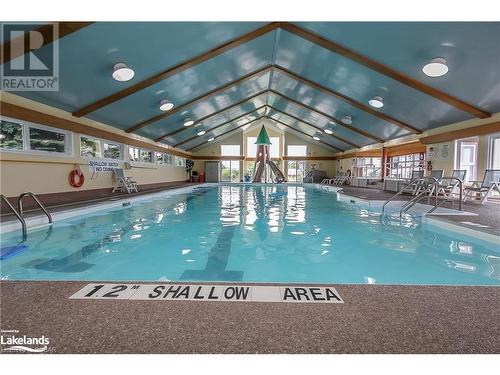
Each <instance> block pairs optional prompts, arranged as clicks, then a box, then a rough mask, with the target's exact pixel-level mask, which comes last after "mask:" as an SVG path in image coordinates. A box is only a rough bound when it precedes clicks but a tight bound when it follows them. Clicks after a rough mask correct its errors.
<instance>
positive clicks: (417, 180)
mask: <svg viewBox="0 0 500 375" xmlns="http://www.w3.org/2000/svg"><path fill="white" fill-rule="evenodd" d="M423 179H424V178H422V177H419V178H415V179H413V180H412V181H410V182H409V183H407V184H405V185H404V186H403V187H402V188H401V189H400V190H399V191H398V192H397V193H396V194H394V195H393V196H392V197H390V198H389V199H388V200H387V201H385V203H384V204H383V205H382V213H384V211H385V206H387V204H388V203H389V202H391V201H392V200H393V199H394V198H396V197H397V196H399V195H401V194H403V192H404V191H405V190H406V189H407V188H408V187H409V186H411V185H413V184H415V183H417V182H419V181H420V180H423Z"/></svg>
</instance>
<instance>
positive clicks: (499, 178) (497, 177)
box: [464, 169, 500, 204]
mask: <svg viewBox="0 0 500 375" xmlns="http://www.w3.org/2000/svg"><path fill="white" fill-rule="evenodd" d="M493 190H496V191H498V193H500V169H487V170H486V171H485V172H484V177H483V181H472V186H471V187H466V188H465V189H464V191H465V195H464V202H467V199H469V200H471V199H472V195H473V194H479V197H480V199H481V204H484V202H485V201H486V199H487V198H488V195H489V194H490V193H491V192H492V191H493Z"/></svg>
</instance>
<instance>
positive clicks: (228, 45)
mask: <svg viewBox="0 0 500 375" xmlns="http://www.w3.org/2000/svg"><path fill="white" fill-rule="evenodd" d="M279 25H280V23H279V22H271V23H268V24H266V25H264V26H262V27H260V28H258V29H256V30H253V31H251V32H249V33H246V34H244V35H241V36H239V37H237V38H234V39H231V40H229V41H227V42H225V43H223V44H221V45H219V46H217V47H215V48H212V49H211V50H208V51H205V52H203V53H202V54H200V55H198V56H195V57H193V58H191V59H188V60H185V61H183V62H181V63H179V64H177V65H175V66H173V67H171V68H168V69H166V70H164V71H162V72H160V73H158V74H155V75H154V76H151V77H149V78H147V79H145V80H142V81H140V82H138V83H136V84H134V85H132V86H129V87H127V88H125V89H123V90H121V91H118V92H117V93H114V94H112V95H109V96H106V97H105V98H102V99H100V100H98V101H96V102H94V103H91V104H89V105H87V106H85V107H83V108H80V109H79V110H77V111H75V112H74V113H73V115H74V116H76V117H81V116H85V115H87V114H89V113H91V112H94V111H97V110H98V109H100V108H102V107H105V106H107V105H109V104H111V103H114V102H116V101H118V100H120V99H123V98H125V97H127V96H129V95H132V94H134V93H136V92H138V91H141V90H143V89H145V88H146V87H149V86H152V85H154V84H155V83H158V82H161V81H163V80H164V79H167V78H169V77H171V76H173V75H175V74H178V73H180V72H182V71H184V70H186V69H188V68H192V67H193V66H196V65H198V64H201V63H202V62H204V61H207V60H210V59H211V58H214V57H216V56H219V55H221V54H223V53H224V52H227V51H229V50H231V49H233V48H236V47H238V46H240V45H242V44H244V43H247V42H250V41H251V40H254V39H256V38H258V37H260V36H262V35H265V34H267V33H269V32H271V31H274V30H276V29H277V28H278V27H279Z"/></svg>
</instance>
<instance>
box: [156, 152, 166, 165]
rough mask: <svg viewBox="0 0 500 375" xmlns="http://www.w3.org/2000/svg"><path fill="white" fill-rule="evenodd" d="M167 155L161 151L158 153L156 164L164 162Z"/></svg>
mask: <svg viewBox="0 0 500 375" xmlns="http://www.w3.org/2000/svg"><path fill="white" fill-rule="evenodd" d="M164 156H166V155H165V154H162V153H161V152H157V153H156V164H164V163H165V162H164V160H163V157H164Z"/></svg>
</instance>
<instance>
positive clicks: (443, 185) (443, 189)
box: [438, 169, 467, 198]
mask: <svg viewBox="0 0 500 375" xmlns="http://www.w3.org/2000/svg"><path fill="white" fill-rule="evenodd" d="M466 173H467V170H466V169H454V170H453V173H452V174H451V177H443V178H442V179H441V181H440V183H439V185H438V195H443V196H445V197H446V198H451V196H452V195H453V194H455V191H456V190H457V188H459V186H460V182H459V181H458V180H457V179H459V180H460V181H462V182H463V181H464V180H465V175H466Z"/></svg>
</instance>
